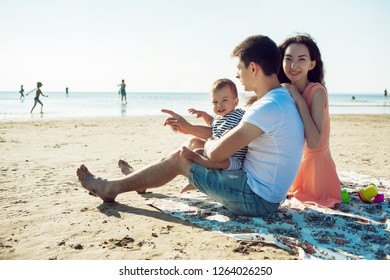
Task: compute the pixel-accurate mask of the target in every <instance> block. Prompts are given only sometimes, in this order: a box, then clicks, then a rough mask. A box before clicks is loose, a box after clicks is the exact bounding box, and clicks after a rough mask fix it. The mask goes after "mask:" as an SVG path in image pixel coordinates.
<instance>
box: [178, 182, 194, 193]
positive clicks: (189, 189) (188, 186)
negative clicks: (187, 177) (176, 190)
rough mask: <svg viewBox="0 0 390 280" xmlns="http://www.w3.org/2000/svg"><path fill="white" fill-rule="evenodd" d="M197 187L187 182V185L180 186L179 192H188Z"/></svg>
mask: <svg viewBox="0 0 390 280" xmlns="http://www.w3.org/2000/svg"><path fill="white" fill-rule="evenodd" d="M197 189H198V188H197V187H195V186H194V185H192V184H188V185H187V186H185V187H184V188H182V189H181V190H180V193H185V192H188V191H192V190H197Z"/></svg>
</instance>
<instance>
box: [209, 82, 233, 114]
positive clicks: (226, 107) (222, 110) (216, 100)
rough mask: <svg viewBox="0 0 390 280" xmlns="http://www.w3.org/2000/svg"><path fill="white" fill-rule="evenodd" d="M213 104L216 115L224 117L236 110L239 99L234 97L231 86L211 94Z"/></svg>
mask: <svg viewBox="0 0 390 280" xmlns="http://www.w3.org/2000/svg"><path fill="white" fill-rule="evenodd" d="M211 103H212V105H213V111H214V113H215V114H216V115H218V116H222V117H223V116H225V115H226V114H229V113H230V112H232V111H233V110H234V109H235V108H236V106H237V105H238V98H237V97H235V96H234V95H233V93H232V91H231V89H230V87H229V86H225V87H223V88H221V89H219V90H216V91H215V92H214V93H211Z"/></svg>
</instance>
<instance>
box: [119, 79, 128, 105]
mask: <svg viewBox="0 0 390 280" xmlns="http://www.w3.org/2000/svg"><path fill="white" fill-rule="evenodd" d="M118 86H119V87H120V88H119V94H120V95H121V102H122V103H123V100H124V101H125V104H127V97H126V84H125V80H122V83H120V84H119V85H118Z"/></svg>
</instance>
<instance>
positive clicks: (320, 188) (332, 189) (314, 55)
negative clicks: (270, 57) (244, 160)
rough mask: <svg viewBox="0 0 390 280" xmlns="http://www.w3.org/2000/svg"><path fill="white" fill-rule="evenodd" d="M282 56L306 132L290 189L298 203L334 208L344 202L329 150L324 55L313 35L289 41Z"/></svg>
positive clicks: (282, 76)
mask: <svg viewBox="0 0 390 280" xmlns="http://www.w3.org/2000/svg"><path fill="white" fill-rule="evenodd" d="M279 49H280V52H281V55H282V65H281V66H282V69H281V71H279V80H280V82H281V83H288V84H285V86H286V87H287V88H288V89H289V91H290V93H291V95H292V97H293V98H294V100H295V102H296V104H297V107H298V110H299V113H300V115H301V118H302V121H303V124H304V129H305V146H304V152H303V157H302V162H301V166H300V168H299V171H298V173H297V176H296V178H295V180H294V183H293V184H292V186H291V188H290V189H289V194H290V195H293V196H294V197H296V198H297V199H298V200H300V201H302V202H305V203H310V204H315V205H321V206H325V207H334V206H335V205H336V204H338V203H340V202H341V189H340V181H339V178H338V175H337V172H336V166H335V163H334V161H333V159H332V156H331V153H330V149H329V137H330V118H329V103H328V93H327V90H326V88H325V82H324V66H323V62H322V59H321V53H320V51H319V48H318V46H317V44H316V43H315V41H314V40H313V38H312V37H310V35H307V34H299V35H296V36H293V37H290V38H287V39H286V40H285V41H284V42H283V43H282V44H281V45H279Z"/></svg>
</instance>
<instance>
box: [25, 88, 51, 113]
mask: <svg viewBox="0 0 390 280" xmlns="http://www.w3.org/2000/svg"><path fill="white" fill-rule="evenodd" d="M41 86H43V84H42V83H41V82H38V83H37V88H36V89H33V90H32V91H30V92H29V93H27V94H26V95H29V94H30V93H31V92H33V91H34V90H35V97H34V106H33V107H32V108H31V112H30V113H32V112H33V110H34V108H35V106H37V103H39V104H41V114H43V111H42V109H43V103H42V102H41V100H39V96H40V95H42V96H44V97H49V96H48V95H44V94H43V93H42V91H41Z"/></svg>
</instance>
